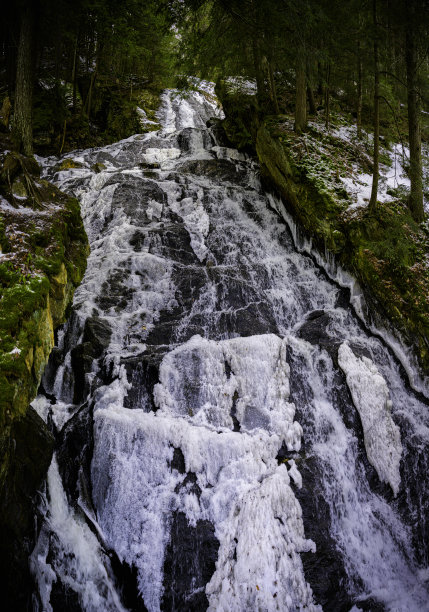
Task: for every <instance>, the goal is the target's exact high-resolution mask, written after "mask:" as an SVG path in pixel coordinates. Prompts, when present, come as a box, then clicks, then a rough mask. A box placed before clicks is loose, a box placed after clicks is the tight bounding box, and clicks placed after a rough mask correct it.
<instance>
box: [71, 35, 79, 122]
mask: <svg viewBox="0 0 429 612" xmlns="http://www.w3.org/2000/svg"><path fill="white" fill-rule="evenodd" d="M78 40H79V34H76V41H75V45H74V52H73V70H72V81H73V112H74V113H75V112H76V100H77V45H78Z"/></svg>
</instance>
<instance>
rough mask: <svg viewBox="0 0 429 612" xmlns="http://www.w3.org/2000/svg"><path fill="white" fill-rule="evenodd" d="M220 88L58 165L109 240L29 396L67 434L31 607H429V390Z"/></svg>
mask: <svg viewBox="0 0 429 612" xmlns="http://www.w3.org/2000/svg"><path fill="white" fill-rule="evenodd" d="M212 99H213V98H212V97H211V96H210V94H204V93H201V92H200V93H193V94H191V95H190V96H189V97H188V98H187V99H185V98H183V97H180V96H179V95H177V94H176V93H174V92H166V93H165V94H164V96H163V107H162V109H161V113H160V116H161V120H162V125H163V128H162V129H161V130H160V131H159V132H155V133H150V134H145V135H136V136H133V137H132V138H129V139H127V140H124V141H122V142H120V143H117V144H115V145H112V146H108V147H105V148H103V149H96V150H89V151H84V152H81V153H79V154H75V155H74V159H77V160H78V161H80V162H81V163H82V166H83V167H82V168H77V169H71V170H67V171H62V172H56V173H55V171H54V169H53V166H54V161H55V160H45V162H44V164H45V174H46V175H47V176H48V177H49V178H50V180H53V181H54V182H55V183H56V184H57V185H59V186H60V187H61V188H62V189H63V190H65V191H66V192H68V193H71V194H74V195H76V196H78V197H79V199H80V201H81V203H82V213H83V216H84V220H85V225H86V229H87V233H88V236H89V239H90V243H91V255H90V257H89V260H88V269H87V272H86V275H85V278H84V280H83V283H82V285H81V286H80V287H79V289H78V290H77V292H76V295H75V299H74V309H73V313H72V316H71V318H70V320H69V322H68V323H67V325H66V326H65V327H64V329H63V330H62V331H61V332H60V333H59V335H58V348H56V349H54V351H53V354H52V356H51V359H50V364H49V366H48V368H47V371H46V373H45V377H44V381H43V390H44V392H45V395H44V396H42V395H41V396H39V397H38V398H37V400H36V401H35V402H34V406H35V407H36V408H37V410H38V411H39V413H40V414H41V415H43V416H44V418H46V419H47V420H48V422H50V423H51V424H52V427H53V428H54V430H55V431H56V435H57V441H58V442H57V451H56V454H55V457H54V460H53V462H52V465H51V467H50V470H49V473H48V477H47V484H46V494H45V503H44V505H43V507H42V508H41V513H42V516H43V521H42V527H41V531H40V536H39V540H38V543H37V545H36V548H35V550H34V552H33V554H32V556H31V559H30V563H31V567H32V570H33V574H34V576H35V578H36V582H37V585H38V593H37V594H35V597H34V608H35V610H44V611H50V610H54V611H55V610H60V609H62V610H64V609H65V610H81V609H82V610H89V611H92V610H94V611H95V610H109V611H110V610H127V609H128V610H146V609H147V610H149V611H151V612H152V611H156V610H160V609H162V610H204V609H209V610H224V611H231V610H237V611H244V610H246V611H248V610H281V611H286V610H320V609H324V610H335V611H337V610H351V609H353V610H358V609H364V610H384V609H386V610H398V611H402V610H407V611H408V612H412V611H422V610H429V604H428V590H427V586H428V579H429V573H428V571H427V569H426V568H427V565H428V561H429V558H428V557H429V526H428V525H427V524H426V516H425V515H426V512H427V507H428V488H427V478H426V476H427V473H428V467H429V466H428V442H429V413H428V405H427V401H426V400H425V399H424V397H423V396H421V395H419V394H417V393H415V392H413V391H412V390H411V389H410V387H409V386H408V384H407V382H406V381H405V379H404V376H403V371H402V370H401V366H400V365H399V363H398V362H397V361H396V360H395V358H394V357H393V356H392V353H391V352H390V351H389V349H387V348H386V346H385V345H384V344H383V342H382V341H380V339H379V338H377V337H375V336H374V335H372V334H370V333H369V332H368V331H367V330H366V329H365V328H364V326H363V325H362V323H361V322H360V321H359V320H358V319H357V317H356V316H355V314H354V311H353V309H352V308H351V307H350V305H349V299H348V292H347V291H346V290H344V289H341V288H340V287H338V286H337V285H335V284H334V283H333V282H331V281H330V280H329V278H328V277H327V276H326V274H325V273H324V272H323V271H322V270H321V269H320V268H319V267H318V266H317V265H316V264H315V263H314V262H313V260H312V259H311V258H310V257H308V256H306V255H303V254H300V253H299V252H298V251H297V250H296V248H295V246H294V243H293V240H292V236H291V234H290V233H289V231H288V229H287V227H286V226H285V223H284V221H283V220H282V219H281V217H280V215H279V214H278V212H277V211H276V210H274V209H273V208H277V209H278V210H280V209H281V208H282V204H281V203H280V202H277V201H275V200H274V199H273V198H272V196H266V195H265V194H264V193H263V192H262V190H261V187H260V184H259V181H258V175H257V166H256V165H255V164H254V162H252V161H251V160H249V159H247V158H246V157H245V156H244V155H242V154H240V153H238V152H237V151H235V150H232V149H229V148H227V147H226V146H223V145H224V144H225V143H222V142H221V141H218V140H217V139H216V134H217V131H216V128H215V127H213V128H207V127H206V121H207V120H208V119H209V118H210V117H211V116H213V115H215V114H216V113H217V112H218V111H217V109H216V107H215V105H214V104H213V102H212V101H211V100H212ZM95 163H98V164H103V165H104V168H103V169H102V170H101V171H99V170H100V165H98V166H97V167H96V170H98V171H99V172H98V173H96V172H95V170H91V167H93V165H94V164H95ZM48 398H49V399H48Z"/></svg>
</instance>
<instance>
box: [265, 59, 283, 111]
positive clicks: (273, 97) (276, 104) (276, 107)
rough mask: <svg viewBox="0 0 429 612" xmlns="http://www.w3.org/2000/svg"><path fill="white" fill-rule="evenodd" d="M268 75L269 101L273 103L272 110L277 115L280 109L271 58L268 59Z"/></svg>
mask: <svg viewBox="0 0 429 612" xmlns="http://www.w3.org/2000/svg"><path fill="white" fill-rule="evenodd" d="M268 76H269V79H270V91H271V101H272V103H273V107H274V112H275V114H276V115H278V114H279V113H280V110H279V102H278V99H277V88H276V82H275V79H274V72H273V64H272V62H271V59H268Z"/></svg>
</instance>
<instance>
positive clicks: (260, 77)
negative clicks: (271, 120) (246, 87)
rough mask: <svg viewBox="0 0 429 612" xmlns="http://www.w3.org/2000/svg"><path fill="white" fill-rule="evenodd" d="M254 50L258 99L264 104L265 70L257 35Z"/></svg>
mask: <svg viewBox="0 0 429 612" xmlns="http://www.w3.org/2000/svg"><path fill="white" fill-rule="evenodd" d="M252 51H253V65H254V68H255V77H256V87H257V90H258V101H259V102H260V104H264V102H265V100H266V91H265V79H264V72H263V70H262V56H261V49H260V46H259V41H258V40H257V38H256V36H255V37H254V38H253V40H252Z"/></svg>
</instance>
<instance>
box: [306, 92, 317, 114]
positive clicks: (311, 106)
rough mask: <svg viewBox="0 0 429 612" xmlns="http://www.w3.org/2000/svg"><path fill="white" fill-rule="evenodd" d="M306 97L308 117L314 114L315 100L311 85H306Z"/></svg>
mask: <svg viewBox="0 0 429 612" xmlns="http://www.w3.org/2000/svg"><path fill="white" fill-rule="evenodd" d="M307 96H308V110H309V113H310V115H315V114H316V100H315V99H314V93H313V88H312V87H311V85H307Z"/></svg>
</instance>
